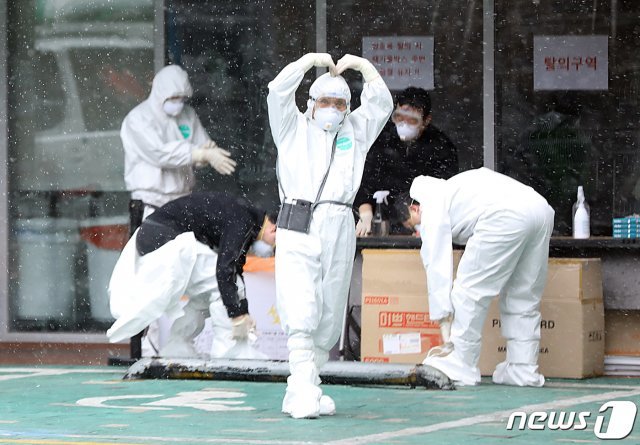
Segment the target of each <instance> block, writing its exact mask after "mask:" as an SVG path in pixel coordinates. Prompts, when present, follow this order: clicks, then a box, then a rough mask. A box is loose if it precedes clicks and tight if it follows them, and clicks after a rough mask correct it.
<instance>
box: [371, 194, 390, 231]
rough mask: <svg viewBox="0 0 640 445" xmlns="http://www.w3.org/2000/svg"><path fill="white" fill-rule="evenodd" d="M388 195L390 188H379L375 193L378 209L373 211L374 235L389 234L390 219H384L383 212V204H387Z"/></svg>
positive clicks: (372, 228) (372, 229)
mask: <svg viewBox="0 0 640 445" xmlns="http://www.w3.org/2000/svg"><path fill="white" fill-rule="evenodd" d="M387 196H389V190H378V191H377V192H375V193H374V194H373V199H375V200H376V210H375V212H374V213H373V221H372V227H371V232H372V235H373V236H387V235H389V221H387V220H386V219H384V213H383V212H382V205H383V204H387Z"/></svg>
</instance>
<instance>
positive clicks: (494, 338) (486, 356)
mask: <svg viewBox="0 0 640 445" xmlns="http://www.w3.org/2000/svg"><path fill="white" fill-rule="evenodd" d="M540 312H541V314H542V321H541V326H540V337H541V338H540V355H539V356H538V365H539V366H540V368H539V370H540V373H541V374H542V375H544V376H545V377H562V378H584V377H591V376H597V375H602V374H603V372H604V342H605V340H604V336H605V334H604V306H603V304H602V299H600V300H597V299H591V300H588V301H580V300H578V299H577V298H576V299H574V300H569V299H555V300H554V299H545V298H543V299H542V304H541V307H540ZM505 357H506V341H505V340H504V338H503V337H502V335H501V333H500V313H499V309H498V299H495V300H494V301H493V302H492V303H491V306H490V308H489V313H488V314H487V319H486V320H485V324H484V329H483V330H482V352H481V353H480V363H479V368H480V372H481V374H482V375H491V374H493V371H494V369H495V367H496V365H497V364H498V363H500V362H502V361H504V360H505Z"/></svg>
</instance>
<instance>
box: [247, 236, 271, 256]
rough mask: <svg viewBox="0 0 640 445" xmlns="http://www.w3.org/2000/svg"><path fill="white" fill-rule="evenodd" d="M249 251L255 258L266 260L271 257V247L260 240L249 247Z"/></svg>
mask: <svg viewBox="0 0 640 445" xmlns="http://www.w3.org/2000/svg"><path fill="white" fill-rule="evenodd" d="M251 251H252V252H253V254H254V255H255V256H258V257H260V258H268V257H270V256H273V246H272V245H270V244H269V243H266V242H264V241H262V240H257V241H255V242H254V243H253V244H252V245H251Z"/></svg>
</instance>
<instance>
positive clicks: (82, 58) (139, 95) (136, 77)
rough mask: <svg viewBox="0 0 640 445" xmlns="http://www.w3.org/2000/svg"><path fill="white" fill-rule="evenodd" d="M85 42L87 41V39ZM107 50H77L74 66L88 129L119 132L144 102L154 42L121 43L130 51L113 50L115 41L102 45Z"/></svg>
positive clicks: (74, 56)
mask: <svg viewBox="0 0 640 445" xmlns="http://www.w3.org/2000/svg"><path fill="white" fill-rule="evenodd" d="M85 41H86V39H85ZM100 43H102V44H103V45H105V46H104V47H92V48H83V49H75V50H72V51H71V52H70V58H71V65H72V68H73V72H74V75H75V77H76V79H77V82H78V93H79V98H80V106H81V107H82V118H83V121H84V124H85V129H86V131H88V132H93V131H107V130H116V131H120V125H121V124H122V120H123V119H124V117H125V116H126V115H127V113H128V112H129V111H131V109H132V108H134V107H135V106H136V105H138V104H139V103H140V102H142V101H143V100H145V99H146V98H147V96H148V95H149V89H150V85H151V82H152V80H153V76H152V74H153V72H152V70H150V67H152V66H153V52H152V51H151V50H150V49H151V45H152V43H151V41H145V42H139V43H137V44H136V42H128V41H127V40H126V39H123V40H122V41H120V42H118V44H121V45H127V46H129V47H128V48H114V47H113V46H112V47H109V46H108V45H115V44H116V42H115V41H114V40H111V41H109V42H104V43H103V42H100Z"/></svg>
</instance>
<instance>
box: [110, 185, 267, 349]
mask: <svg viewBox="0 0 640 445" xmlns="http://www.w3.org/2000/svg"><path fill="white" fill-rule="evenodd" d="M275 223H276V215H275V214H269V215H265V212H263V211H260V210H258V209H257V208H255V207H253V206H252V205H250V204H249V203H248V202H247V201H246V200H244V199H242V198H239V197H235V196H232V195H228V194H225V193H214V192H209V193H207V192H200V193H192V194H190V195H187V196H184V197H181V198H178V199H175V200H173V201H171V202H169V203H167V204H165V205H164V206H162V207H161V208H159V209H158V210H157V211H155V212H154V213H152V214H151V215H150V216H149V217H148V218H146V219H145V220H144V221H143V223H142V225H141V226H140V228H139V229H138V230H136V232H135V233H134V235H133V237H132V238H131V239H130V240H129V242H128V243H127V245H126V246H125V248H124V250H123V252H122V254H121V255H120V258H119V259H118V262H117V263H116V266H115V268H114V271H113V274H112V276H111V280H110V283H109V296H110V305H111V312H112V315H113V316H114V317H115V318H116V321H115V323H114V324H113V325H112V326H111V328H110V329H109V330H108V331H107V336H108V338H109V341H111V342H118V341H121V340H123V339H126V338H128V337H130V336H132V335H134V334H135V333H137V332H139V331H140V330H142V329H144V328H145V327H146V326H147V325H148V324H149V323H151V322H153V321H154V320H156V319H157V318H158V317H160V316H161V315H162V314H167V316H168V317H169V318H170V319H171V320H174V321H173V325H172V326H171V329H170V331H169V336H168V340H167V343H166V345H164V346H163V347H162V348H161V349H160V353H159V355H160V356H161V357H196V356H197V352H196V349H195V347H194V344H193V340H194V339H195V337H196V336H197V335H198V334H199V333H200V332H201V331H202V329H203V327H204V322H205V318H206V317H207V316H209V315H210V316H211V325H212V337H213V341H212V346H211V353H210V355H211V357H212V358H221V357H224V358H243V359H250V358H260V359H266V358H267V356H266V355H265V354H263V353H261V352H259V351H258V350H256V349H255V348H253V347H252V340H253V341H255V339H252V338H251V337H253V336H255V332H254V327H255V323H254V321H253V319H252V318H251V316H250V315H249V306H248V302H247V299H246V295H245V290H244V284H243V283H244V281H243V279H242V268H243V266H244V263H245V261H246V254H247V251H248V250H250V249H251V250H253V251H254V252H255V253H256V254H260V255H269V254H272V252H273V246H274V245H275V233H276V226H275ZM185 294H186V295H188V297H189V299H188V302H187V304H186V305H184V304H182V303H181V298H182V296H183V295H185Z"/></svg>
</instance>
